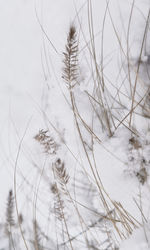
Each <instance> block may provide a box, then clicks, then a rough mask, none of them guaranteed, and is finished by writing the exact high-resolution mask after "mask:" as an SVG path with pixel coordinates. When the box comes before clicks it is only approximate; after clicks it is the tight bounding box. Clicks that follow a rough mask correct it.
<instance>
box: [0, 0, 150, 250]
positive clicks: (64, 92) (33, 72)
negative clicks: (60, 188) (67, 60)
mask: <svg viewBox="0 0 150 250" xmlns="http://www.w3.org/2000/svg"><path fill="white" fill-rule="evenodd" d="M90 3H91V6H92V20H93V27H94V30H93V33H94V37H95V39H94V42H95V48H96V56H97V61H98V63H99V65H100V63H101V53H102V50H101V48H102V32H103V64H104V78H105V81H106V84H107V88H108V90H109V92H110V93H111V94H112V95H113V96H115V95H116V92H117V89H119V88H120V86H121V83H122V82H123V79H124V77H125V76H126V74H127V72H128V65H127V64H128V63H127V60H126V59H125V56H124V53H123V51H125V53H127V40H126V34H127V29H128V24H129V19H130V14H131V9H132V6H133V3H134V7H133V15H132V20H131V25H130V32H129V34H130V36H129V48H130V60H131V63H132V65H133V67H131V79H132V81H133V86H134V81H135V74H134V73H135V70H136V67H137V62H138V59H139V56H140V49H141V44H142V40H143V34H144V30H145V26H146V20H147V17H148V12H149V9H150V3H149V1H148V0H135V1H134V2H133V1H124V0H111V1H109V3H107V1H105V0H92V1H90V0H89V1H84V0H75V1H73V0H55V1H54V0H37V1H33V0H13V1H12V0H5V1H4V0H1V1H0V128H1V129H0V204H1V208H0V224H1V228H0V230H1V235H0V249H1V250H2V249H10V246H8V239H7V237H6V235H5V233H4V230H3V225H4V224H5V221H6V209H7V199H8V193H9V190H13V193H16V200H17V206H18V210H19V213H21V214H22V215H23V218H24V219H23V220H24V221H23V226H22V227H23V232H24V237H25V239H26V242H27V245H28V249H39V248H38V247H37V248H36V247H35V245H34V244H33V242H32V241H34V233H33V228H32V221H33V220H35V219H36V220H37V221H38V223H39V225H40V227H41V231H42V232H44V233H45V234H46V235H47V236H48V237H49V238H50V240H49V239H45V238H44V236H40V239H41V238H42V240H41V242H42V243H41V244H42V247H41V249H54V250H55V249H60V250H61V249H75V250H76V249H120V250H148V249H150V240H149V239H150V221H149V220H150V203H149V197H150V179H149V173H150V170H149V168H150V130H149V129H150V127H149V126H150V122H149V118H148V117H145V116H144V115H143V113H142V110H141V108H140V107H137V109H136V111H137V113H138V114H137V115H136V114H135V115H134V118H133V121H134V129H135V130H134V131H135V134H136V135H138V136H136V137H135V138H136V139H135V140H137V144H138V146H137V144H136V146H135V144H134V143H133V142H132V140H131V138H132V137H133V133H132V132H131V131H130V130H129V129H128V128H127V127H128V122H127V120H125V121H124V123H123V124H121V125H120V126H119V127H118V129H116V130H115V131H114V134H113V136H112V137H111V138H110V137H109V136H108V133H107V131H103V130H102V129H101V126H100V123H99V121H98V120H97V118H95V120H94V128H93V131H94V132H95V133H96V135H97V136H98V138H99V140H100V141H101V143H98V142H97V141H96V140H95V142H94V157H95V162H96V166H97V169H98V173H99V176H100V178H101V181H102V185H103V187H104V189H105V191H106V192H107V194H108V195H109V197H110V198H111V201H113V202H117V203H118V204H119V203H120V204H121V205H122V206H123V208H124V209H125V210H126V211H127V212H128V213H130V215H131V216H132V217H134V218H135V219H136V220H137V223H136V228H134V227H133V231H132V230H131V231H132V234H130V235H126V233H125V235H126V236H125V237H118V234H117V233H116V231H115V228H114V227H113V226H112V225H111V222H110V221H109V220H108V221H107V220H105V221H104V222H102V223H100V225H96V226H95V227H94V226H91V229H90V230H89V229H88V230H87V228H88V227H89V228H90V225H92V223H97V221H98V220H99V218H100V215H106V211H104V208H102V207H103V206H102V204H101V200H100V198H99V192H98V190H97V187H96V185H95V183H94V182H95V180H94V178H93V175H92V173H91V170H90V167H89V162H88V160H87V157H86V155H85V152H84V150H83V148H82V143H81V141H80V138H79V135H78V131H77V128H76V125H75V120H74V117H73V112H72V110H71V108H70V105H68V103H70V96H69V93H68V88H67V86H66V84H65V83H64V81H63V79H62V70H63V59H64V56H63V52H64V51H65V45H66V42H67V35H68V32H69V27H70V25H71V24H72V23H73V24H74V25H75V27H76V31H77V34H78V37H79V45H78V46H79V52H80V53H79V71H80V76H79V82H80V84H79V85H77V86H75V89H74V94H75V96H76V102H77V106H78V109H79V110H80V112H81V115H82V117H83V118H84V119H85V121H86V122H87V124H89V126H90V127H91V126H92V117H93V116H92V114H93V113H92V112H93V109H92V106H91V103H90V102H89V98H88V97H87V94H86V91H88V92H89V93H92V91H93V89H94V85H93V79H92V66H91V57H90V54H89V51H88V44H90V42H91V37H90V32H89V18H91V17H89V16H88V15H90V13H88V6H90ZM107 4H108V6H107ZM107 7H109V10H108V9H107ZM105 12H106V19H105V24H104V30H103V21H104V16H105ZM148 21H149V20H148ZM149 29H150V27H149V24H148V28H147V36H146V40H145V41H146V42H145V44H144V49H143V51H142V55H141V61H142V62H141V65H140V70H139V76H138V77H139V78H138V79H139V80H138V84H137V85H138V86H137V89H138V93H139V95H138V94H137V96H136V98H137V102H138V101H139V100H140V99H139V98H141V97H142V96H143V95H144V94H145V91H147V89H148V87H149V75H148V70H149V72H150V69H149V67H150V62H148V60H149V58H150V45H149V41H150V32H149ZM120 44H121V46H122V49H121V46H120ZM126 90H127V92H125V91H126ZM121 91H122V92H123V93H129V80H128V77H126V78H125V84H124V85H123V88H121V90H120V92H121ZM129 97H130V95H128V96H127V94H126V95H123V94H120V98H122V99H121V103H122V106H123V107H124V108H122V110H121V111H120V113H119V112H118V113H115V112H116V111H115V110H117V108H116V109H115V108H114V109H113V111H112V112H114V113H113V114H114V116H115V115H116V116H118V117H117V119H118V120H116V124H119V121H120V120H121V119H123V117H124V116H123V115H124V114H127V113H128V112H129V110H130V108H131V99H130V98H129ZM102 115H103V114H102V113H100V116H101V117H102ZM119 119H120V120H119ZM116 126H117V125H116ZM39 130H43V131H47V130H48V134H49V135H50V136H52V138H54V140H55V141H56V142H57V144H58V150H57V152H56V155H48V154H45V153H44V150H43V148H42V146H41V145H40V144H39V143H38V142H37V141H36V140H35V139H34V137H35V136H36V135H37V134H38V132H39ZM81 131H82V133H83V137H84V138H86V140H87V141H86V145H87V152H88V154H89V157H91V158H92V157H93V156H92V153H91V151H90V146H91V140H92V137H91V136H90V135H89V134H88V132H87V131H86V129H85V128H84V127H83V128H81ZM58 158H59V159H61V161H64V163H65V166H66V169H67V173H68V175H69V176H70V178H69V183H68V189H69V192H70V194H71V196H72V199H73V200H74V202H75V204H76V205H75V206H73V204H72V203H71V201H68V199H69V198H66V195H65V194H62V196H64V200H65V201H64V203H65V210H66V221H67V224H68V228H69V234H70V235H71V236H70V238H72V237H74V236H76V235H79V236H78V237H77V238H76V239H72V245H71V244H69V243H68V236H67V234H66V228H65V227H64V224H63V223H64V222H60V221H59V220H57V219H56V215H55V213H54V211H53V207H54V195H53V194H52V192H51V187H52V185H53V183H54V177H53V171H52V165H53V163H54V162H55V161H56V159H58ZM93 159H94V158H93ZM91 161H92V164H93V165H94V162H93V160H91ZM141 162H142V163H141ZM141 164H143V165H144V164H145V165H144V167H143V168H144V169H145V170H144V171H146V181H144V183H141V179H140V177H141V176H140V174H141V172H140V170H141V169H142V167H141ZM143 165H142V166H143ZM144 173H145V172H144ZM87 176H88V177H87ZM108 200H109V199H108ZM109 202H110V201H109ZM14 203H15V204H14V218H15V220H16V221H17V215H16V201H15V202H14ZM110 203H111V202H110ZM35 204H36V205H35ZM111 206H112V203H111V205H110V207H111ZM75 208H76V209H75ZM112 210H113V213H115V212H114V211H115V210H114V207H113V206H112ZM77 211H78V212H79V213H80V216H81V217H82V219H81V221H82V223H81V221H80V220H79V217H78V214H77ZM114 216H115V215H114ZM16 224H17V222H16ZM101 224H102V225H101ZM118 224H119V223H118ZM81 225H82V226H81ZM84 230H85V231H86V233H87V234H88V233H89V231H90V233H89V235H86V233H85V235H84V233H81V234H80V232H84ZM107 230H108V231H107ZM120 230H122V229H120ZM11 232H12V238H13V240H14V243H15V249H26V246H25V244H24V242H23V239H22V236H21V232H20V229H19V227H17V226H16V227H14V228H12V229H11ZM86 237H87V238H88V240H89V242H88V244H87V242H86V240H85V239H86ZM108 239H109V240H108ZM64 242H66V243H65V244H63V243H64ZM103 242H104V243H103ZM102 243H103V244H102ZM11 249H13V248H11Z"/></svg>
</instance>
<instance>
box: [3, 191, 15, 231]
mask: <svg viewBox="0 0 150 250" xmlns="http://www.w3.org/2000/svg"><path fill="white" fill-rule="evenodd" d="M13 213H14V197H13V192H12V190H10V191H9V195H8V201H7V209H6V226H5V227H6V228H5V229H6V230H5V231H6V233H7V235H9V234H10V230H11V227H13V226H14V225H15V221H14V214H13Z"/></svg>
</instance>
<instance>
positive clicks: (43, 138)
mask: <svg viewBox="0 0 150 250" xmlns="http://www.w3.org/2000/svg"><path fill="white" fill-rule="evenodd" d="M34 139H35V140H36V141H38V142H39V143H40V144H41V145H42V146H43V148H44V153H47V154H50V155H51V154H56V151H57V149H58V145H57V143H56V142H55V140H54V139H53V138H52V137H51V136H50V135H48V130H43V129H41V130H39V133H38V134H37V135H36V136H35V137H34Z"/></svg>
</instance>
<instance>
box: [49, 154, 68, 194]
mask: <svg viewBox="0 0 150 250" xmlns="http://www.w3.org/2000/svg"><path fill="white" fill-rule="evenodd" d="M53 170H54V174H55V177H56V180H57V181H58V183H59V185H60V189H61V190H62V191H63V192H64V193H66V185H67V183H68V181H69V175H68V174H67V170H66V167H65V164H64V162H62V161H61V159H57V160H56V162H55V163H54V164H53Z"/></svg>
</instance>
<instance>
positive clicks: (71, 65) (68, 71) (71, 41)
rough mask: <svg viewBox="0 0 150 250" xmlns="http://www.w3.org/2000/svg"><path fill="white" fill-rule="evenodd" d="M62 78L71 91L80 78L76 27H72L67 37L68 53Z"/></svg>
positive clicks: (65, 54)
mask: <svg viewBox="0 0 150 250" xmlns="http://www.w3.org/2000/svg"><path fill="white" fill-rule="evenodd" d="M63 54H64V57H65V58H64V60H63V62H64V68H63V75H62V78H63V79H64V80H65V82H66V84H67V86H68V87H69V88H70V89H71V88H73V87H74V86H75V85H76V84H77V78H78V43H77V34H76V28H75V26H73V25H71V26H70V30H69V34H68V37H67V44H66V52H64V53H63Z"/></svg>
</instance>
